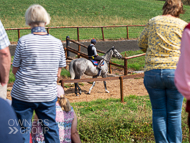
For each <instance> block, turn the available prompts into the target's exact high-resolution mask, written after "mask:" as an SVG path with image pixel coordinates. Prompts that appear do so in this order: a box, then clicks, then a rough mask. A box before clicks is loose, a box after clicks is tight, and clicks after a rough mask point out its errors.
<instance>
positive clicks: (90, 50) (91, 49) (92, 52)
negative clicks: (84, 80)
mask: <svg viewBox="0 0 190 143" xmlns="http://www.w3.org/2000/svg"><path fill="white" fill-rule="evenodd" d="M96 54H97V53H96ZM92 56H96V55H95V46H94V44H90V45H89V46H88V57H89V58H92Z"/></svg>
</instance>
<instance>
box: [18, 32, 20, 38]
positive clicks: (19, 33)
mask: <svg viewBox="0 0 190 143" xmlns="http://www.w3.org/2000/svg"><path fill="white" fill-rule="evenodd" d="M19 39H20V29H18V40H19Z"/></svg>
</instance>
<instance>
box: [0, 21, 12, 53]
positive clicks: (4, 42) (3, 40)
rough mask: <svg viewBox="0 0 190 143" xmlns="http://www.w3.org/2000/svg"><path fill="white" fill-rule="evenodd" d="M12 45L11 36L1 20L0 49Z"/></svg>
mask: <svg viewBox="0 0 190 143" xmlns="http://www.w3.org/2000/svg"><path fill="white" fill-rule="evenodd" d="M9 45H10V41H9V38H8V36H7V33H6V31H5V29H4V27H3V24H2V23H1V21H0V50H2V49H4V48H6V47H8V46H9Z"/></svg>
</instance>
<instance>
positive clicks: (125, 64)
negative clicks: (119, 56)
mask: <svg viewBox="0 0 190 143" xmlns="http://www.w3.org/2000/svg"><path fill="white" fill-rule="evenodd" d="M124 75H127V57H125V59H124Z"/></svg>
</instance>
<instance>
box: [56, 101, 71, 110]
mask: <svg viewBox="0 0 190 143" xmlns="http://www.w3.org/2000/svg"><path fill="white" fill-rule="evenodd" d="M58 103H59V105H60V106H61V109H62V110H63V111H66V112H68V111H71V105H70V102H69V100H68V99H67V98H65V97H60V98H59V97H58Z"/></svg>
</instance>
